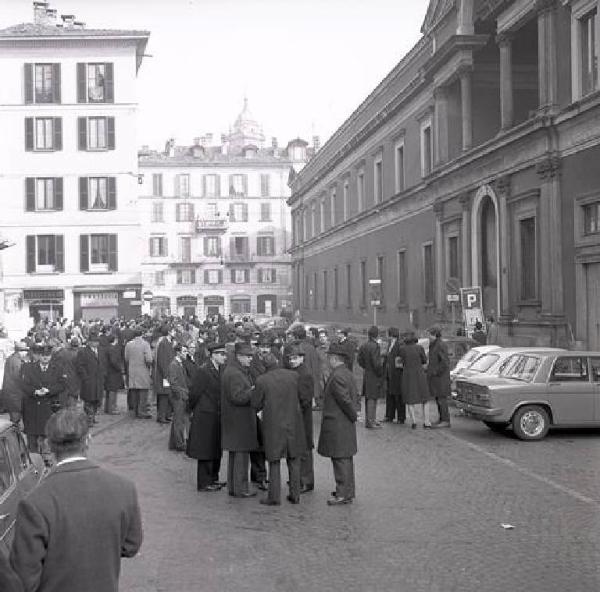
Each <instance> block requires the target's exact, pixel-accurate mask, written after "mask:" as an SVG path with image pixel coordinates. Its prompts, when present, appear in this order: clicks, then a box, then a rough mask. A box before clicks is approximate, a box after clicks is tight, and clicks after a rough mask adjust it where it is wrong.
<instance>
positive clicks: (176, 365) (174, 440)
mask: <svg viewBox="0 0 600 592" xmlns="http://www.w3.org/2000/svg"><path fill="white" fill-rule="evenodd" d="M173 351H174V352H175V357H174V358H173V359H172V360H171V363H170V364H169V369H168V371H167V379H168V381H169V389H170V393H169V402H170V403H171V407H172V408H173V422H172V423H171V432H170V435H169V450H178V451H184V450H185V440H186V432H187V429H188V426H187V424H188V421H187V420H188V418H187V404H188V397H189V392H190V386H189V382H188V377H187V375H186V373H185V369H184V367H183V361H184V359H185V358H186V356H187V354H188V349H187V346H185V345H183V344H181V343H176V344H175V345H174V346H173Z"/></svg>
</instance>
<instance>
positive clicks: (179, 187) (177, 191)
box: [174, 175, 181, 219]
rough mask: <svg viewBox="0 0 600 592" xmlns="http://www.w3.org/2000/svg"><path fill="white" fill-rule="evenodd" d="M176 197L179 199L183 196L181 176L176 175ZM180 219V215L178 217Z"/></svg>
mask: <svg viewBox="0 0 600 592" xmlns="http://www.w3.org/2000/svg"><path fill="white" fill-rule="evenodd" d="M174 191H175V195H176V196H177V197H180V196H181V177H180V176H179V175H175V189H174ZM177 216H178V219H179V214H178V215H177Z"/></svg>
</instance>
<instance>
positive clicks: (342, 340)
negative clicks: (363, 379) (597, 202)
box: [338, 327, 356, 372]
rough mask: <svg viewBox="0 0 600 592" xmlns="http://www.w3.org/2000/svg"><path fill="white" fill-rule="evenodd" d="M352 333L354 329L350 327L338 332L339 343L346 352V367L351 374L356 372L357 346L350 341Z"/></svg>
mask: <svg viewBox="0 0 600 592" xmlns="http://www.w3.org/2000/svg"><path fill="white" fill-rule="evenodd" d="M351 332H352V329H351V328H350V327H344V328H343V329H340V331H339V332H338V333H339V337H338V343H339V345H341V346H342V348H343V349H344V351H345V352H346V366H348V369H349V370H350V372H352V371H353V370H354V357H355V354H356V344H355V343H354V341H352V339H350V333H351Z"/></svg>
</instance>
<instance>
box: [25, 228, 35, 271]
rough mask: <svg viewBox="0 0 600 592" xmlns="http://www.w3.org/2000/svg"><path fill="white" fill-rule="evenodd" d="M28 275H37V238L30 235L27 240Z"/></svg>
mask: <svg viewBox="0 0 600 592" xmlns="http://www.w3.org/2000/svg"><path fill="white" fill-rule="evenodd" d="M26 251H27V263H26V265H27V273H35V236H33V235H31V234H29V235H27V238H26Z"/></svg>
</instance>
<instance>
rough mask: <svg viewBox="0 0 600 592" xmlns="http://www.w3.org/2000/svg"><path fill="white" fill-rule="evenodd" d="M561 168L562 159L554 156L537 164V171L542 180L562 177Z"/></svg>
mask: <svg viewBox="0 0 600 592" xmlns="http://www.w3.org/2000/svg"><path fill="white" fill-rule="evenodd" d="M560 167H561V159H560V157H559V156H556V155H552V156H548V157H547V158H544V160H541V161H540V162H538V163H537V164H536V167H535V170H536V173H537V174H538V177H539V178H540V179H553V178H554V177H556V176H557V175H560Z"/></svg>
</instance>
